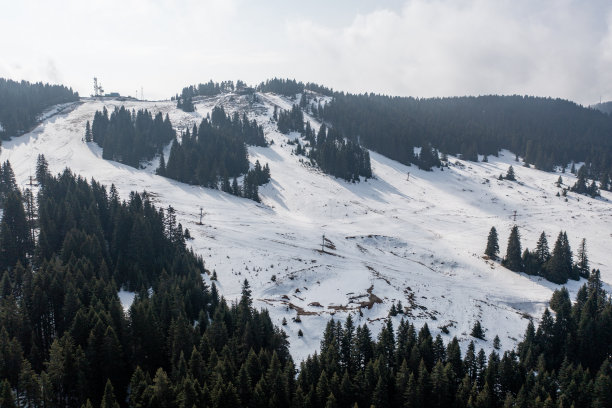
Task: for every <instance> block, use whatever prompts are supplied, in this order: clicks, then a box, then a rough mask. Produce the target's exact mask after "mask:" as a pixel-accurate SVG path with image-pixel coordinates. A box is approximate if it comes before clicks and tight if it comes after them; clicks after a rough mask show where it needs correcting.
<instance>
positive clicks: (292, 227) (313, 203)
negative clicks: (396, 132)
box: [0, 93, 612, 361]
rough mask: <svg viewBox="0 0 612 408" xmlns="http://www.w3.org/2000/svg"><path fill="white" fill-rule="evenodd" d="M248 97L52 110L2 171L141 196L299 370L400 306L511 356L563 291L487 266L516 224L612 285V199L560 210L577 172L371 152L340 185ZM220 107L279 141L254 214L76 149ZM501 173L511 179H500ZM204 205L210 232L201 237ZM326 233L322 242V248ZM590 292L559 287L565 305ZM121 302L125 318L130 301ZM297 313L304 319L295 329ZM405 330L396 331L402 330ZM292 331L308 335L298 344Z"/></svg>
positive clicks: (510, 159) (227, 198)
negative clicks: (137, 118)
mask: <svg viewBox="0 0 612 408" xmlns="http://www.w3.org/2000/svg"><path fill="white" fill-rule="evenodd" d="M257 100H258V102H255V103H252V102H251V101H250V97H249V96H241V95H236V94H226V95H222V96H218V97H212V98H205V99H201V100H198V101H197V102H196V109H197V110H196V112H194V113H185V112H183V111H181V110H177V109H176V107H175V105H176V104H175V102H171V101H162V102H140V101H124V102H120V101H115V100H104V101H100V100H89V99H84V100H82V101H81V103H75V104H73V105H71V106H70V107H67V106H61V113H58V114H56V115H54V116H51V117H44V118H45V119H44V121H43V122H42V124H41V125H40V126H38V127H37V128H36V129H35V130H34V131H32V132H30V133H28V134H26V135H23V136H20V137H16V138H13V139H12V140H11V141H8V142H5V143H4V144H3V146H2V152H1V155H0V160H2V161H5V160H10V162H11V164H12V166H13V169H14V171H15V174H16V177H17V181H18V183H19V184H20V185H21V186H22V187H25V186H26V183H27V182H28V180H29V176H30V175H33V174H34V171H35V165H36V158H37V156H38V155H39V154H41V153H42V154H44V155H45V157H46V158H47V160H48V162H49V167H50V170H51V172H53V173H57V172H60V171H62V170H63V169H64V168H66V167H69V168H71V169H72V170H73V171H74V172H75V173H78V174H80V175H82V176H84V177H87V178H95V179H96V180H97V181H99V182H102V183H103V184H107V185H110V184H111V183H114V184H115V186H116V187H117V189H118V191H119V193H120V194H121V196H122V197H124V198H126V197H127V195H128V194H129V192H130V191H133V190H138V191H142V190H146V191H147V192H149V193H150V194H151V196H152V197H153V198H154V201H155V203H156V204H157V205H158V206H161V207H167V206H168V205H172V206H173V207H174V208H175V209H176V211H177V219H178V221H179V222H181V223H182V225H183V227H186V228H188V229H189V231H190V233H191V235H192V236H193V237H194V239H193V240H192V241H189V243H188V245H190V246H192V247H193V249H194V251H195V252H196V253H198V254H200V255H202V256H203V258H204V260H205V262H206V267H207V268H208V269H209V270H211V271H213V270H214V271H216V272H217V275H218V278H219V280H218V282H217V283H216V284H217V286H218V287H219V289H220V291H221V293H222V294H223V295H224V296H225V297H226V298H228V299H235V298H237V297H238V296H239V295H240V288H241V284H242V281H243V280H244V279H245V278H247V279H248V280H249V282H250V283H251V286H252V289H253V297H254V299H255V305H256V306H259V307H262V308H263V307H266V308H268V309H269V311H270V314H271V315H272V317H273V320H274V321H275V322H276V323H277V324H279V325H280V324H281V321H282V320H283V318H286V320H287V322H288V324H287V326H285V327H284V330H285V331H286V332H287V334H288V335H289V337H290V342H291V351H292V353H293V355H294V358H295V359H296V360H297V361H299V360H301V359H302V358H304V357H305V356H306V355H307V354H309V353H312V352H314V351H315V350H316V349H317V348H318V345H319V340H320V336H321V334H322V332H323V328H324V326H325V324H326V322H327V321H328V320H329V319H330V318H331V317H334V318H339V319H344V318H345V317H346V316H347V315H348V314H349V313H352V314H353V317H354V319H355V320H356V322H357V323H359V324H362V323H364V322H369V323H371V325H372V329H373V331H374V332H375V333H376V332H378V328H379V327H380V324H381V322H382V320H383V319H384V318H386V317H387V315H388V313H389V310H390V308H391V305H392V304H393V303H396V302H397V301H401V303H402V305H403V306H404V307H406V316H405V317H406V318H407V319H410V320H411V321H413V322H414V323H415V324H416V325H417V326H422V325H423V324H424V323H427V324H428V325H429V327H430V329H431V331H432V332H433V334H434V335H435V334H437V333H442V330H443V328H444V331H448V334H445V333H442V335H443V337H445V340H449V339H450V338H452V337H453V336H457V337H458V338H459V339H460V341H463V342H466V341H470V340H472V338H471V337H470V336H469V333H470V330H471V327H472V326H473V324H474V323H475V321H476V320H480V321H481V323H482V325H483V327H484V328H485V329H486V332H485V334H486V336H487V340H485V341H479V343H480V344H479V345H478V346H480V347H483V348H485V349H490V348H491V347H492V339H493V337H494V336H495V335H496V334H498V335H499V337H500V339H501V343H502V347H503V348H511V347H513V346H514V345H515V344H516V343H517V342H518V341H519V340H520V339H521V337H522V334H523V332H524V329H525V327H526V325H527V322H528V319H529V318H535V319H538V318H539V316H540V315H541V313H542V311H543V310H544V308H545V307H546V305H547V302H548V300H549V298H550V295H551V294H552V292H553V291H554V290H555V289H556V288H558V287H559V286H558V285H555V284H552V283H550V282H547V281H545V280H542V279H540V278H537V277H532V276H527V275H524V274H517V273H515V272H511V271H509V270H507V269H505V268H503V267H501V266H500V265H499V264H498V263H496V262H492V261H488V260H485V259H483V257H482V254H483V251H484V248H485V245H486V238H487V234H488V231H489V229H490V228H491V227H492V226H495V227H496V228H497V231H498V233H499V234H500V247H501V248H500V252H501V253H502V254H504V253H505V249H506V248H505V247H506V245H505V243H506V239H507V237H508V235H509V233H510V229H511V226H512V225H514V224H515V223H516V224H517V225H518V226H519V228H520V232H521V237H522V244H523V248H525V247H528V248H534V247H535V244H536V240H537V238H538V236H539V234H540V233H541V232H542V231H546V233H547V235H548V237H549V242H550V244H551V246H552V244H553V243H554V240H555V238H556V236H557V234H558V233H559V231H560V230H565V231H567V234H568V237H569V240H570V244H571V246H572V248H573V249H574V251H576V250H577V249H578V245H579V243H580V240H581V239H582V238H586V240H587V248H588V255H589V260H590V263H591V267H592V268H599V269H601V273H602V278H603V280H604V281H605V282H606V284H607V285H609V284H610V283H612V271H611V270H610V266H612V265H611V262H610V255H609V250H610V243H611V242H612V241H611V237H612V233H611V232H612V204H611V202H610V200H612V194H610V193H608V192H602V197H601V198H599V199H591V198H588V197H585V196H580V195H575V194H573V193H568V195H567V200H566V199H565V198H564V197H557V196H556V193H557V192H558V191H560V188H558V187H557V186H556V182H557V179H558V178H559V175H561V176H562V177H563V181H564V185H565V186H570V185H572V184H573V183H574V182H575V177H574V176H573V175H571V174H569V173H565V174H553V173H546V172H542V171H539V170H535V169H529V168H525V167H523V166H522V165H521V164H522V163H516V162H515V161H514V157H515V156H514V154H512V153H510V152H507V151H504V152H502V153H501V154H500V156H499V157H491V156H490V157H489V162H488V163H483V162H478V163H474V162H465V161H462V160H459V159H456V158H454V157H451V158H450V162H451V166H450V167H449V168H445V169H444V170H440V169H436V170H434V171H433V172H426V171H422V170H419V169H417V168H416V167H414V166H412V167H407V166H404V165H402V164H400V163H398V162H395V161H393V160H390V159H387V158H386V157H384V156H381V155H379V154H377V153H375V152H370V155H371V162H372V170H373V173H374V176H375V177H374V178H373V179H370V180H368V181H361V182H359V183H349V182H345V181H343V180H340V179H335V178H333V177H331V176H328V175H326V174H323V173H322V172H320V171H318V170H317V169H316V168H314V167H312V166H310V165H309V164H308V163H306V159H304V157H303V156H296V155H294V154H292V149H293V148H294V146H292V145H290V144H288V143H287V142H288V141H289V140H293V139H294V138H295V137H298V135H297V134H291V135H288V136H286V135H283V134H281V133H279V132H278V131H277V130H276V124H275V123H274V122H273V121H272V120H271V116H272V112H273V109H274V106H278V107H279V108H282V109H289V108H290V107H291V105H292V101H291V100H288V99H286V98H284V97H280V96H277V95H274V94H261V93H258V94H257ZM217 104H222V105H223V106H224V108H225V110H226V111H228V112H234V111H235V110H239V111H241V112H242V111H245V112H247V114H248V116H249V118H250V119H256V120H257V121H258V122H259V123H260V124H261V125H263V126H264V130H265V135H266V138H267V139H268V141H270V142H273V143H271V145H270V146H269V147H250V148H249V154H250V157H249V159H250V161H251V163H252V164H253V163H255V161H256V160H259V161H260V162H261V163H262V164H265V163H268V164H269V166H270V170H271V175H272V181H271V182H270V183H269V184H267V185H265V186H263V187H261V188H260V190H259V193H260V196H261V198H262V203H261V204H258V203H255V202H254V201H250V200H246V199H242V198H237V197H235V196H231V195H228V194H225V193H222V192H220V191H217V190H211V189H207V188H202V187H197V186H190V185H186V184H183V183H180V182H177V181H174V180H171V179H167V178H164V177H160V176H157V175H155V168H156V166H157V160H153V161H152V162H151V163H149V164H147V165H146V166H144V167H143V168H142V169H135V168H132V167H129V166H126V165H123V164H120V163H117V162H112V161H106V160H103V159H102V151H101V148H100V147H98V146H97V145H95V144H94V143H85V141H84V132H85V123H86V121H87V120H90V121H91V120H92V118H93V115H94V112H95V111H96V110H101V109H102V107H103V106H106V107H107V108H108V109H109V110H112V109H113V108H114V107H115V106H121V105H125V106H126V107H127V108H129V109H132V108H134V109H141V108H146V109H149V110H151V111H153V112H154V113H155V112H157V111H161V112H163V113H164V114H165V113H168V114H169V115H170V119H171V121H172V123H173V125H174V126H175V127H176V128H177V129H178V130H181V129H185V128H187V127H191V126H192V125H193V124H194V123H199V122H200V121H201V119H202V118H203V117H205V116H206V115H207V114H208V113H210V112H211V110H212V108H213V107H214V106H215V105H217ZM59 110H60V109H56V111H59ZM307 120H310V122H311V125H312V126H313V127H314V128H315V129H316V128H318V126H319V125H320V124H319V123H318V122H317V121H316V120H315V119H314V118H312V117H308V116H307ZM168 149H169V146H168ZM168 149H167V151H166V157H168ZM510 165H513V166H514V169H515V173H516V177H517V180H518V181H517V182H511V181H500V180H498V179H497V177H498V176H499V174H502V173H504V174H505V173H506V171H507V169H508V167H509V166H510ZM201 208H202V209H203V212H204V217H203V225H198V221H199V218H200V209H201ZM515 211H516V221H515V219H514V214H515ZM323 236H325V240H326V241H325V242H327V245H326V246H324V247H323V249H324V250H323V251H322V250H321V249H322V243H323ZM203 278H204V279H206V280H207V281H209V277H208V276H205V277H203ZM209 283H210V281H209ZM583 283H584V282H574V281H570V282H569V283H568V284H567V287H568V289H569V290H570V293H571V296H572V298H573V295H574V294H575V292H576V291H577V289H578V288H579V287H580V286H581V285H582V284H583ZM607 289H609V287H608V288H607ZM120 295H121V298H122V301H123V302H124V306H126V307H127V306H129V305H128V304H129V301H130V299H133V296H130V294H129V293H126V292H124V291H122V292H121V293H120ZM298 315H299V316H300V319H298V320H301V322H299V321H298V322H295V321H294V318H295V317H296V316H298ZM400 318H401V315H398V316H396V317H395V318H394V319H395V320H396V323H397V321H399V319H400ZM300 329H301V330H302V331H303V333H304V336H303V337H298V335H297V333H298V330H300ZM464 349H465V348H464Z"/></svg>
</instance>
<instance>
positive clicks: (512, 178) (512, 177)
mask: <svg viewBox="0 0 612 408" xmlns="http://www.w3.org/2000/svg"><path fill="white" fill-rule="evenodd" d="M504 178H505V179H506V180H510V181H516V177H515V175H514V168H513V167H512V166H510V167H508V171H507V172H506V177H504Z"/></svg>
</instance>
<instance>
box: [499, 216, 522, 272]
mask: <svg viewBox="0 0 612 408" xmlns="http://www.w3.org/2000/svg"><path fill="white" fill-rule="evenodd" d="M502 264H503V265H504V266H505V267H506V268H508V269H510V270H511V271H514V272H519V271H521V270H522V269H523V265H522V259H521V240H520V235H519V231H518V227H517V226H516V225H515V226H513V227H512V231H511V232H510V236H509V237H508V247H507V250H506V257H505V258H504V260H503V262H502Z"/></svg>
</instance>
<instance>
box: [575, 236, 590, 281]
mask: <svg viewBox="0 0 612 408" xmlns="http://www.w3.org/2000/svg"><path fill="white" fill-rule="evenodd" d="M576 266H577V268H578V272H579V274H580V277H582V278H585V279H588V278H589V258H588V257H587V251H586V238H582V241H581V242H580V248H579V249H578V262H577V264H576Z"/></svg>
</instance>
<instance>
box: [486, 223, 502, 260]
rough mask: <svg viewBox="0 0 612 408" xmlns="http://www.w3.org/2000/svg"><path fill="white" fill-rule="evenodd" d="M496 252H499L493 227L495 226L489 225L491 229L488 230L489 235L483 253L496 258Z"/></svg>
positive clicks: (495, 231)
mask: <svg viewBox="0 0 612 408" xmlns="http://www.w3.org/2000/svg"><path fill="white" fill-rule="evenodd" d="M497 254H499V244H498V241H497V230H496V229H495V227H491V230H490V231H489V236H488V238H487V248H486V249H485V255H487V256H488V257H489V258H491V259H497Z"/></svg>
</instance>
